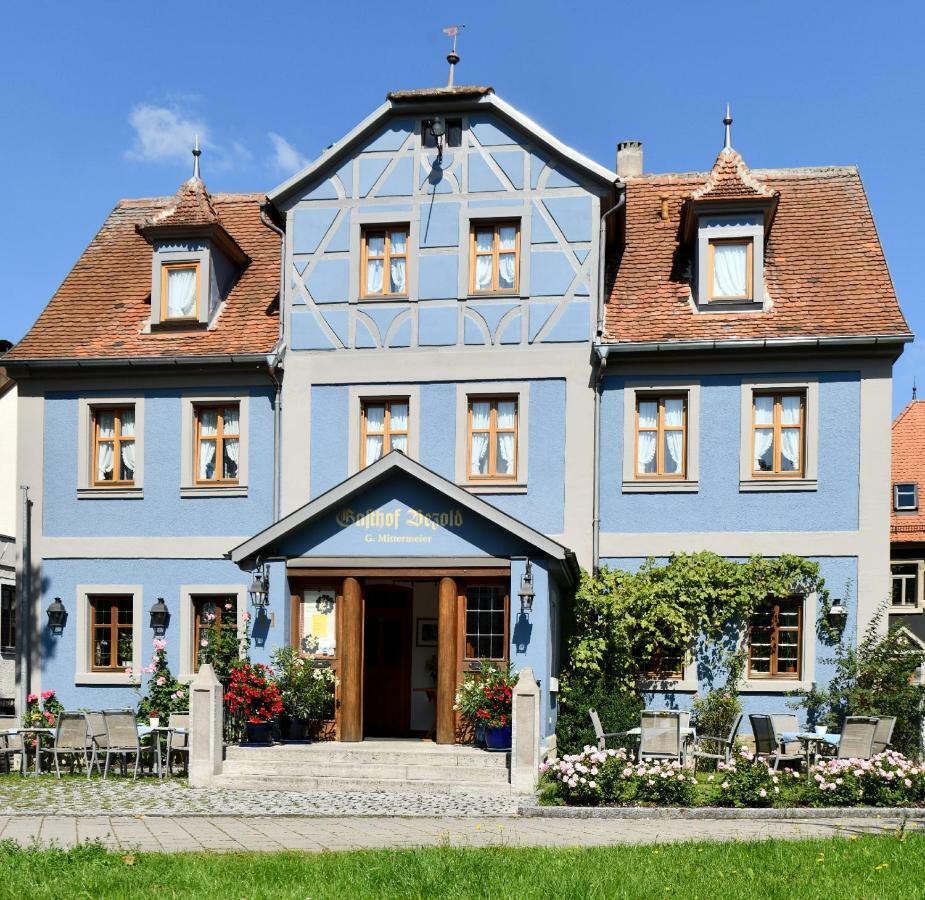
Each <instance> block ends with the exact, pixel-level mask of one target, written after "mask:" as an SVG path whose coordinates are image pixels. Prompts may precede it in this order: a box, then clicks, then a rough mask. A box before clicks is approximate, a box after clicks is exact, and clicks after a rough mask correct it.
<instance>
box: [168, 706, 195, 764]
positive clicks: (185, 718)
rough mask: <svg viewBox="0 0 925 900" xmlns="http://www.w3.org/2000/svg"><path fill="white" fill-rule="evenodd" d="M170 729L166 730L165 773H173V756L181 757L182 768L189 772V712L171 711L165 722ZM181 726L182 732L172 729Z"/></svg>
mask: <svg viewBox="0 0 925 900" xmlns="http://www.w3.org/2000/svg"><path fill="white" fill-rule="evenodd" d="M167 727H168V728H170V729H171V730H170V731H168V732H167V774H168V775H173V757H174V754H179V755H180V756H182V757H183V770H184V771H185V772H186V773H187V774H188V773H189V737H190V736H189V713H171V714H170V718H169V720H168V722H167ZM175 728H183V729H184V731H183V732H177V731H174V730H173V729H175Z"/></svg>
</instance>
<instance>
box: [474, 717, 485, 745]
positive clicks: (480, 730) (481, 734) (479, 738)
mask: <svg viewBox="0 0 925 900" xmlns="http://www.w3.org/2000/svg"><path fill="white" fill-rule="evenodd" d="M473 743H474V744H475V746H476V747H484V746H486V742H485V726H484V725H483V724H482V723H481V722H476V723H475V739H474V740H473Z"/></svg>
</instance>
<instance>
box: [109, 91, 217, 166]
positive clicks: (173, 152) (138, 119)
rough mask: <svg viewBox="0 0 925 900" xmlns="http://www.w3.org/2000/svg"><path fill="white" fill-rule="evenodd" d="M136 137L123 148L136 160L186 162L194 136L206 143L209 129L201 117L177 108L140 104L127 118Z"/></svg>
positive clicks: (130, 157)
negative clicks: (130, 144)
mask: <svg viewBox="0 0 925 900" xmlns="http://www.w3.org/2000/svg"><path fill="white" fill-rule="evenodd" d="M128 121H129V124H130V125H131V126H132V128H133V129H135V140H134V142H133V143H132V146H131V147H129V149H128V150H127V151H126V156H128V158H129V159H135V160H138V161H139V162H188V161H189V159H190V151H191V150H192V149H193V141H194V140H195V136H196V135H197V134H198V135H199V141H200V143H202V144H206V143H208V140H209V129H208V126H207V125H206V124H205V122H203V121H202V120H201V119H196V118H193V117H187V116H185V115H184V114H183V113H181V112H180V111H179V110H178V109H176V108H171V107H167V106H153V105H151V104H148V103H139V104H138V105H137V106H135V107H133V109H132V111H131V112H130V113H129V117H128Z"/></svg>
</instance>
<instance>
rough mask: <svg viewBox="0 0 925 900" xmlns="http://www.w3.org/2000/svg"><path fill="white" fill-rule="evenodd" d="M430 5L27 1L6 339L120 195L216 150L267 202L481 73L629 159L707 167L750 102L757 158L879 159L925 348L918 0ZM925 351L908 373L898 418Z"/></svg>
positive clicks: (910, 352)
mask: <svg viewBox="0 0 925 900" xmlns="http://www.w3.org/2000/svg"><path fill="white" fill-rule="evenodd" d="M438 5H439V7H440V9H439V10H437V11H431V7H430V5H427V4H410V3H402V4H387V3H358V2H350V0H340V2H338V3H336V4H333V3H326V4H320V3H312V4H309V3H306V2H301V3H299V2H277V0H264V2H262V3H253V2H249V3H243V2H239V0H224V2H214V0H197V2H195V3H191V2H182V3H181V2H175V0H160V2H158V3H156V4H140V3H120V4H115V3H104V2H94V0H85V2H82V3H59V4H51V3H45V2H37V3H28V4H26V3H18V4H14V5H11V6H10V7H9V9H7V10H6V12H5V14H4V20H5V21H4V24H5V27H4V34H3V37H2V38H0V84H2V85H3V90H2V93H0V113H2V120H3V122H4V126H5V128H4V132H5V135H4V140H3V141H2V144H0V146H2V148H3V149H2V151H0V152H2V158H3V167H2V172H3V175H2V180H3V186H4V190H3V193H4V196H5V197H6V204H7V207H6V208H7V214H6V215H5V216H4V217H2V220H0V248H2V265H0V310H2V316H0V337H5V338H8V339H10V340H17V339H19V338H20V337H21V336H22V335H23V334H24V333H25V331H26V330H27V329H28V327H29V325H31V323H32V322H33V321H34V319H35V317H36V316H37V315H38V313H39V312H40V310H41V309H42V307H43V305H44V304H45V303H46V302H47V300H48V298H49V297H50V296H51V295H52V294H53V292H54V290H55V289H56V287H57V286H58V284H59V283H60V282H61V280H62V279H63V278H64V276H65V275H66V274H67V271H68V270H69V268H70V267H71V266H72V265H73V264H74V262H75V260H76V259H77V257H78V255H79V254H80V252H81V250H82V249H83V248H84V247H85V246H86V244H87V243H88V242H89V241H90V240H91V238H92V237H93V234H94V233H95V231H96V230H97V229H98V228H99V226H100V224H101V223H102V221H103V220H104V218H105V217H106V214H107V213H108V212H109V210H110V209H111V208H112V206H113V205H114V204H115V202H116V201H117V200H118V199H119V198H120V197H143V196H152V195H160V194H171V193H173V192H174V191H175V190H176V187H177V186H178V184H179V183H180V181H182V180H183V179H184V178H186V177H188V176H189V173H190V156H189V152H188V151H189V141H190V136H191V134H192V132H193V131H196V130H198V131H199V132H200V133H201V135H202V139H203V157H202V166H203V177H204V179H205V181H206V183H207V184H208V186H209V188H210V189H212V190H228V191H236V190H246V191H266V190H269V189H270V188H272V187H273V186H275V185H276V184H278V183H279V182H281V181H283V180H284V179H285V178H286V177H287V176H288V175H290V174H291V173H292V172H293V171H294V170H295V169H297V168H298V166H299V164H300V162H301V161H302V160H304V159H310V158H313V157H314V156H316V155H317V154H318V153H319V152H320V150H321V149H322V148H323V147H325V146H326V145H327V144H329V143H331V142H332V141H334V140H336V139H337V138H339V137H340V136H341V135H343V134H344V133H345V132H346V131H347V130H348V129H349V128H350V127H352V126H353V125H354V124H355V123H356V122H358V121H359V120H360V119H362V118H363V117H364V116H366V115H367V114H368V113H369V112H370V111H371V110H373V109H374V108H375V107H376V106H377V105H378V104H379V103H381V102H382V100H383V98H384V96H385V93H386V92H387V91H388V90H392V89H398V88H409V87H422V86H430V85H435V84H442V83H444V81H445V78H446V63H445V61H444V57H445V54H446V52H447V49H448V46H447V38H446V37H445V36H444V35H443V34H442V33H441V28H442V27H443V26H444V25H448V24H451V23H453V22H464V23H465V24H466V26H467V27H466V29H465V31H464V32H463V36H462V39H461V42H460V47H459V49H460V54H461V56H462V62H461V64H460V66H459V70H458V81H460V82H465V83H480V84H490V85H493V86H494V87H495V89H496V90H497V92H498V93H499V94H500V95H501V96H502V97H504V98H505V99H506V100H508V101H509V102H511V103H513V104H514V105H515V106H517V107H519V108H520V109H521V110H523V111H524V112H526V113H527V114H529V115H531V116H532V117H533V118H535V119H536V120H537V121H538V122H540V123H541V124H542V125H544V126H545V127H546V128H548V129H549V130H550V131H552V132H553V133H554V134H556V135H557V136H558V137H559V138H561V139H562V140H564V141H565V142H566V143H569V144H571V145H573V146H574V147H576V148H577V149H579V150H581V151H582V152H584V153H586V154H587V155H589V156H591V157H592V158H594V159H596V160H598V161H599V162H601V163H604V164H606V165H608V166H613V164H614V153H615V147H616V143H617V141H619V140H622V139H627V138H634V139H640V140H642V141H644V143H645V167H646V170H647V171H666V170H681V171H687V170H692V169H706V168H709V166H710V165H711V164H712V162H713V159H714V158H715V155H716V153H717V151H718V150H719V148H720V146H721V140H722V124H721V118H722V109H723V104H724V103H725V102H726V101H727V100H728V101H729V102H730V103H731V104H732V111H733V116H734V119H735V124H734V126H733V142H734V144H735V146H736V148H737V149H738V150H740V152H741V153H742V154H743V156H744V157H745V159H746V161H747V162H748V163H749V165H751V166H753V167H762V166H801V165H832V164H839V165H841V164H857V165H859V166H860V168H861V173H862V175H863V178H864V182H865V185H866V187H867V191H868V195H869V197H870V202H871V206H872V208H873V211H874V216H875V218H876V221H877V225H878V228H879V231H880V236H881V239H882V241H883V245H884V248H885V250H886V255H887V260H888V262H889V264H890V269H891V272H892V275H893V280H894V283H895V286H896V290H897V293H898V295H899V298H900V302H901V303H902V306H903V309H904V311H905V313H906V316H907V318H908V319H909V322H910V324H911V326H912V328H913V330H915V331H921V332H923V334H925V310H923V309H922V304H921V297H920V291H919V285H920V284H921V276H917V274H916V270H917V269H918V268H919V266H920V259H921V257H922V251H923V247H925V234H923V231H925V225H923V216H925V204H923V193H925V191H923V180H925V176H923V175H922V173H921V163H922V157H923V154H922V149H921V148H922V146H923V145H925V120H923V117H922V115H921V111H922V108H923V99H925V98H923V68H922V64H921V48H920V40H921V35H922V33H923V27H925V5H923V4H921V3H912V2H908V3H906V2H902V3H901V2H890V3H880V4H877V5H876V7H872V6H871V5H870V4H867V3H860V2H842V3H837V4H836V3H830V2H827V0H817V2H815V3H808V2H806V0H803V2H799V3H794V2H789V0H779V2H774V3H770V2H758V0H753V2H746V3H739V4H733V5H730V4H720V3H715V2H710V3H706V2H701V0H687V2H679V0H655V2H653V0H650V2H637V3H633V4H629V3H615V2H613V0H607V2H585V3H581V4H575V3H573V2H564V3H557V2H552V0H534V2H531V3H521V2H505V3H497V2H493V3H484V2H482V3H466V4H453V3H452V2H450V3H444V4H438ZM923 346H925V343H921V342H920V343H919V344H917V345H915V346H913V347H912V348H910V349H907V350H906V352H905V354H904V355H903V357H902V359H901V360H900V362H899V363H898V365H897V368H896V372H895V375H896V379H895V385H894V408H895V409H897V410H898V409H900V408H902V406H903V405H904V404H905V403H906V401H907V400H908V398H909V396H910V390H911V384H912V378H913V375H914V374H916V373H917V374H918V376H919V378H918V380H919V383H920V384H921V385H922V387H923V389H925V351H923V349H922V348H923Z"/></svg>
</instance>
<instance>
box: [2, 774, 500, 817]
mask: <svg viewBox="0 0 925 900" xmlns="http://www.w3.org/2000/svg"><path fill="white" fill-rule="evenodd" d="M517 806H518V800H517V799H515V798H512V797H510V796H503V795H490V794H488V795H484V794H452V795H450V794H434V795H429V794H414V793H408V794H399V793H385V792H347V791H315V792H312V793H297V792H295V791H228V790H220V789H215V790H200V789H198V788H196V789H194V788H190V787H189V786H188V785H187V782H186V780H185V779H180V778H169V779H168V778H165V779H164V780H163V781H160V782H159V781H158V780H157V779H155V778H140V779H139V780H138V781H137V782H133V781H132V780H131V779H130V778H109V779H107V780H106V781H102V780H101V779H98V778H94V779H92V780H91V781H87V779H85V778H79V777H78V778H67V777H66V778H62V779H61V780H60V781H59V780H58V779H57V778H54V777H53V776H47V775H44V776H42V777H41V778H31V777H30V778H19V777H18V776H12V777H6V778H0V815H36V816H42V815H45V814H47V813H49V812H54V813H56V814H58V815H80V816H96V815H104V816H136V815H149V816H150V815H159V816H207V815H211V816H431V817H433V816H438V817H451V816H512V815H516V814H517Z"/></svg>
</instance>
